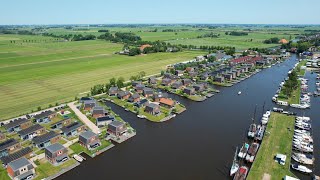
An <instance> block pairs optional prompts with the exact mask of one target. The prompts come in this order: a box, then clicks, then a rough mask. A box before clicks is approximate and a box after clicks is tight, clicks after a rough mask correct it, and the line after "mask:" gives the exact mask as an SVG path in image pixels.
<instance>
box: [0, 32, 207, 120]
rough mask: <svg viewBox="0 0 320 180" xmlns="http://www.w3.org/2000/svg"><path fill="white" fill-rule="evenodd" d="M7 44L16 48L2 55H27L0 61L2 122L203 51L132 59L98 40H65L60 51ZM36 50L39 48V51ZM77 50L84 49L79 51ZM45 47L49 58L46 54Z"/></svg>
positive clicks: (161, 67)
mask: <svg viewBox="0 0 320 180" xmlns="http://www.w3.org/2000/svg"><path fill="white" fill-rule="evenodd" d="M13 38H16V37H15V36H14V37H13ZM3 42H4V41H2V42H1V43H3ZM7 43H9V45H8V46H12V48H11V50H10V49H9V50H8V51H6V52H1V53H9V54H11V55H9V57H12V56H14V53H16V52H18V54H20V55H21V56H22V57H19V56H17V57H16V58H8V59H6V58H4V59H3V61H2V60H1V61H0V69H1V70H0V97H1V99H2V100H1V102H0V106H1V108H0V119H7V118H11V117H14V116H17V115H20V114H23V113H29V112H30V111H31V110H36V109H37V107H38V106H41V107H42V108H45V107H47V106H48V105H49V104H51V105H54V104H55V103H56V102H58V103H62V102H65V101H70V100H73V99H74V97H75V96H77V95H78V94H79V93H82V92H86V91H89V90H90V88H91V87H92V86H93V85H95V84H101V83H102V84H104V83H107V82H108V81H109V79H110V78H112V77H116V78H117V77H120V76H122V77H124V78H125V79H126V80H128V79H129V78H130V76H132V75H136V74H137V73H138V72H140V71H145V72H146V73H147V75H150V74H155V73H160V71H161V70H163V69H165V66H166V65H168V64H171V63H176V62H181V61H186V60H190V59H192V58H193V57H195V56H197V55H200V54H202V53H203V52H195V51H185V52H180V53H157V54H148V55H143V56H135V57H129V56H121V55H116V54H114V52H115V51H119V50H120V49H121V48H122V45H119V44H112V43H109V42H105V41H99V40H98V41H87V44H85V41H81V42H79V43H75V42H65V43H61V44H63V45H62V47H61V48H60V49H59V47H56V45H52V46H53V47H54V48H47V47H43V48H41V46H40V45H39V44H41V43H39V44H37V43H30V44H28V46H30V48H29V47H28V48H25V46H21V49H20V48H19V46H18V45H12V44H11V43H10V42H7ZM54 43H55V42H53V44H54ZM90 45H92V46H90ZM32 46H36V50H35V49H34V48H32ZM77 47H78V48H79V50H75V49H77ZM84 47H85V48H84ZM86 48H88V50H86ZM39 49H40V50H39ZM46 49H47V51H48V52H46V53H47V54H46V55H44V54H42V53H43V52H44V51H45V50H46ZM70 49H72V50H70ZM38 50H39V51H41V52H38ZM64 50H65V51H64ZM30 52H34V53H33V55H32V56H31V55H30V56H29V55H27V54H29V53H30ZM102 53H105V55H104V54H102ZM94 54H96V55H94ZM88 55H93V56H88ZM8 63H9V64H10V66H8Z"/></svg>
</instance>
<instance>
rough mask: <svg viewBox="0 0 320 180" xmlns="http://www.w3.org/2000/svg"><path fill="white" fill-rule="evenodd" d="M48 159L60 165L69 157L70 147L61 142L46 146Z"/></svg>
mask: <svg viewBox="0 0 320 180" xmlns="http://www.w3.org/2000/svg"><path fill="white" fill-rule="evenodd" d="M44 154H45V157H46V159H47V160H48V161H49V162H50V163H51V164H53V165H58V164H61V163H63V162H65V161H66V160H68V159H69V157H68V149H67V148H65V147H64V146H62V145H61V144H59V143H55V144H52V145H50V146H48V147H46V148H45V151H44Z"/></svg>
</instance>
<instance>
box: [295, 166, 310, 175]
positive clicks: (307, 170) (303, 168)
mask: <svg viewBox="0 0 320 180" xmlns="http://www.w3.org/2000/svg"><path fill="white" fill-rule="evenodd" d="M291 168H292V169H294V170H297V171H300V172H302V173H306V174H309V173H312V170H311V169H309V168H307V167H306V166H303V165H300V164H291Z"/></svg>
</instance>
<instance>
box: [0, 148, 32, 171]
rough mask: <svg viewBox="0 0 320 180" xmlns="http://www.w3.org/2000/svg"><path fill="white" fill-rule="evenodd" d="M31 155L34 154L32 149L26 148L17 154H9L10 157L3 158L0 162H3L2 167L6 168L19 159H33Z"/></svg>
mask: <svg viewBox="0 0 320 180" xmlns="http://www.w3.org/2000/svg"><path fill="white" fill-rule="evenodd" d="M31 154H32V149H31V147H26V148H23V149H21V150H18V151H16V152H14V153H12V154H9V155H8V156H3V157H1V158H0V160H1V162H2V165H3V166H4V167H6V166H7V165H8V164H9V163H10V162H12V161H14V160H16V159H19V158H22V157H26V158H29V157H31Z"/></svg>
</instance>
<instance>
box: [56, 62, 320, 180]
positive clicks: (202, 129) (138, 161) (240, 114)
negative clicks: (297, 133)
mask: <svg viewBox="0 0 320 180" xmlns="http://www.w3.org/2000/svg"><path fill="white" fill-rule="evenodd" d="M296 62H297V61H296V58H295V57H291V59H290V60H288V61H286V62H284V63H282V64H281V65H276V66H273V67H272V68H269V69H265V70H263V71H262V72H260V73H258V74H257V75H255V76H253V77H251V78H249V79H247V80H245V81H243V82H241V83H239V84H237V85H235V86H233V87H229V88H221V89H220V90H221V93H220V94H217V95H215V96H214V97H212V98H210V99H208V100H206V101H204V102H200V103H198V102H192V101H189V100H187V99H184V98H181V97H176V96H174V97H175V98H176V99H177V100H179V101H180V102H181V103H183V104H184V105H185V106H186V107H187V109H188V110H187V111H186V112H184V113H183V114H181V115H178V116H177V117H175V118H174V119H173V120H171V121H168V122H165V123H151V122H148V121H146V120H142V119H138V118H136V116H135V115H134V114H132V113H130V112H126V111H124V110H123V109H121V108H119V107H117V106H115V105H113V104H108V105H110V106H111V107H112V109H113V110H114V111H115V112H116V113H118V114H120V115H121V117H122V118H123V119H124V120H126V121H128V122H129V123H130V124H131V125H132V126H133V127H134V128H135V129H136V130H137V136H136V137H134V138H133V139H131V140H129V141H127V142H125V143H123V144H119V145H117V146H116V147H114V148H112V149H111V150H109V151H107V152H105V153H104V154H102V155H100V156H98V157H96V158H95V159H90V160H87V161H86V162H84V163H82V164H81V165H80V166H79V167H77V168H76V169H74V170H72V171H69V172H68V173H66V174H63V175H62V176H60V177H59V178H58V179H90V178H91V179H107V178H111V179H115V178H116V179H129V178H130V179H161V180H163V179H192V180H194V179H228V178H229V177H228V174H229V168H230V165H231V163H232V159H233V155H234V151H235V147H236V146H240V145H241V143H242V142H243V140H244V138H245V136H246V131H247V128H248V127H249V124H250V123H251V120H250V119H251V117H252V116H253V113H254V108H255V106H256V105H258V107H257V118H260V117H261V115H262V106H263V104H264V102H265V103H266V105H265V110H266V109H271V108H272V107H273V106H274V104H273V103H272V102H271V97H272V96H273V95H274V94H275V92H276V90H277V89H278V86H279V83H280V82H281V81H282V80H283V79H284V78H285V77H287V72H288V70H289V69H291V68H292V67H293V65H294V64H295V63H296ZM307 77H309V79H310V80H311V81H310V84H309V86H310V87H311V88H312V91H313V88H315V74H314V75H311V74H307ZM238 91H242V95H241V96H238V95H237V92H238ZM319 102H320V101H319V98H318V99H315V98H313V99H312V109H311V110H307V111H305V115H306V116H311V117H312V119H313V123H314V125H313V129H316V130H315V131H314V139H315V143H316V147H315V151H316V152H317V149H319V144H320V141H319V140H320V137H319V133H318V131H317V130H318V129H319V126H320V123H319V120H320V117H319V112H320V111H319V110H320V109H319ZM297 112H299V113H300V111H297ZM300 114H301V113H300ZM317 156H318V157H316V158H317V162H316V164H319V158H320V157H319V154H318V155H317ZM316 169H317V170H316V174H320V172H319V168H316ZM302 178H303V177H302Z"/></svg>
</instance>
